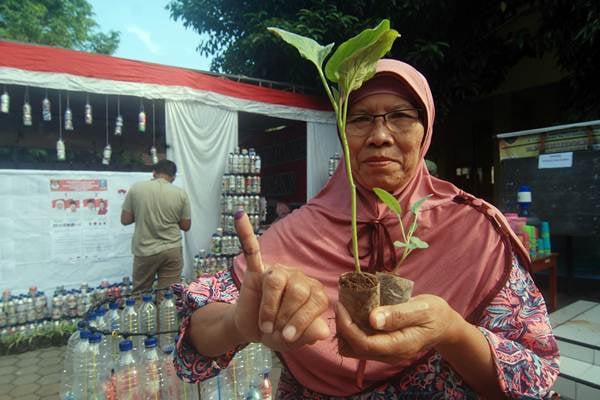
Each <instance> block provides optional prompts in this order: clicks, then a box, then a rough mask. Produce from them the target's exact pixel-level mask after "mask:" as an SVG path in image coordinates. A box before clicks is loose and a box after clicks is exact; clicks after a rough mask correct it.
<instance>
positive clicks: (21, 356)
mask: <svg viewBox="0 0 600 400" xmlns="http://www.w3.org/2000/svg"><path fill="white" fill-rule="evenodd" d="M39 354H40V352H39V350H34V351H26V352H25V353H21V354H17V358H18V359H19V360H29V359H32V358H39V357H40V355H39Z"/></svg>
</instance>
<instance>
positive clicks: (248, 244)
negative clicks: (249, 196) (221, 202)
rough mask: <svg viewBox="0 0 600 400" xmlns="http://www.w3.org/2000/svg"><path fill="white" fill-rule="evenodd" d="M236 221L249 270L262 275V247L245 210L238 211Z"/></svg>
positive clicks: (236, 228)
mask: <svg viewBox="0 0 600 400" xmlns="http://www.w3.org/2000/svg"><path fill="white" fill-rule="evenodd" d="M234 220H235V230H236V232H237V234H238V237H239V239H240V243H241V245H242V251H243V253H244V258H245V259H246V266H247V270H248V271H250V272H259V273H262V272H263V271H264V266H263V263H262V258H261V256H260V247H259V245H258V240H257V239H256V235H254V229H253V228H252V224H251V223H250V219H249V218H248V215H247V214H246V213H245V212H244V211H243V210H238V211H237V212H236V213H235V215H234Z"/></svg>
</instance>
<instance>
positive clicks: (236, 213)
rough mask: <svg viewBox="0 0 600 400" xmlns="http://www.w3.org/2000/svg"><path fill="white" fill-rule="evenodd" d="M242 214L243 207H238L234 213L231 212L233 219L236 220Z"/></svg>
mask: <svg viewBox="0 0 600 400" xmlns="http://www.w3.org/2000/svg"><path fill="white" fill-rule="evenodd" d="M242 215H244V210H243V209H239V210H237V211H236V212H235V214H233V218H234V219H235V220H238V219H240V218H242Z"/></svg>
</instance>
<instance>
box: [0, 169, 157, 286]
mask: <svg viewBox="0 0 600 400" xmlns="http://www.w3.org/2000/svg"><path fill="white" fill-rule="evenodd" d="M150 178H151V175H150V174H149V173H132V172H127V173H122V172H112V171H111V172H108V171H107V172H94V171H37V170H0V282H1V285H0V286H1V287H2V289H4V288H8V289H11V290H13V291H15V292H23V291H25V290H26V289H27V288H28V287H30V286H32V285H36V286H37V287H38V288H39V289H41V290H44V289H45V290H53V289H54V288H55V287H56V286H58V285H65V287H74V286H79V285H80V284H81V283H82V282H87V283H89V284H90V285H97V284H98V283H99V282H100V281H101V280H102V279H108V280H110V281H111V282H112V281H118V280H121V279H122V278H123V276H129V275H131V265H132V256H131V248H130V246H131V236H132V234H133V225H130V226H127V227H124V226H122V225H121V223H120V215H121V206H122V204H123V201H124V199H125V195H126V194H127V191H128V190H129V188H130V187H131V185H132V184H134V183H135V182H139V181H142V180H148V179H150Z"/></svg>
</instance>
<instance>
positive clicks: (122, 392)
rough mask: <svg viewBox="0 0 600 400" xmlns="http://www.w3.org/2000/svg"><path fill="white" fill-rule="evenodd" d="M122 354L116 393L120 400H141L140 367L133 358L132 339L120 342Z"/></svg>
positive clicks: (116, 374) (117, 373)
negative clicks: (138, 367)
mask: <svg viewBox="0 0 600 400" xmlns="http://www.w3.org/2000/svg"><path fill="white" fill-rule="evenodd" d="M119 350H120V352H121V356H120V358H119V365H118V368H117V371H116V372H115V377H116V393H117V399H119V400H140V399H141V390H140V389H141V388H140V380H139V374H138V369H137V366H136V362H135V359H134V358H133V354H132V351H133V344H132V342H131V340H123V341H122V342H121V343H119Z"/></svg>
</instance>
